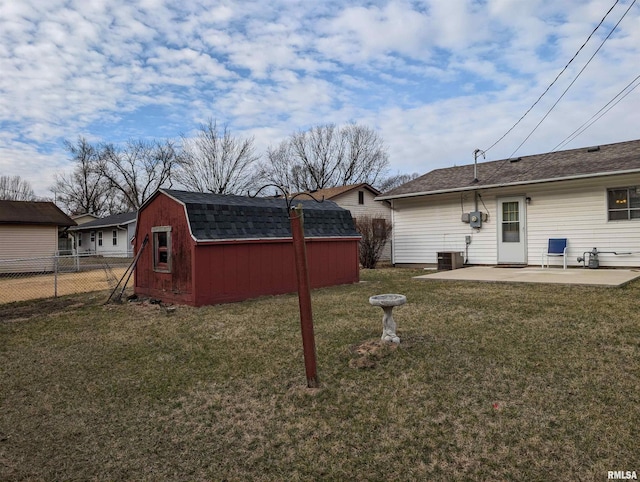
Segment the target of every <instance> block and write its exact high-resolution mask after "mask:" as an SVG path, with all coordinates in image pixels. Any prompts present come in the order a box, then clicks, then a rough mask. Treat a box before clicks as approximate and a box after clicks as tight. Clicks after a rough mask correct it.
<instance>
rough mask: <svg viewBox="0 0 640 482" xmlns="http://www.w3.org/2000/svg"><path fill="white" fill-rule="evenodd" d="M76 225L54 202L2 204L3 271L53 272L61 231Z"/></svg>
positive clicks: (7, 202) (0, 208) (0, 216)
mask: <svg viewBox="0 0 640 482" xmlns="http://www.w3.org/2000/svg"><path fill="white" fill-rule="evenodd" d="M75 224H76V223H75V222H74V221H73V220H72V219H71V218H69V216H67V215H66V214H64V213H63V212H62V211H61V210H60V209H59V208H58V207H57V206H56V205H55V204H53V203H51V202H34V201H0V246H2V249H1V250H0V260H24V259H25V258H43V259H42V260H40V261H38V262H35V261H14V262H12V263H6V262H2V261H0V272H2V271H4V272H6V271H25V272H30V271H51V270H52V269H53V259H52V257H53V256H55V255H56V254H57V251H58V238H59V231H64V230H65V229H66V228H68V227H69V226H75Z"/></svg>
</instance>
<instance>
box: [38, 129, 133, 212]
mask: <svg viewBox="0 0 640 482" xmlns="http://www.w3.org/2000/svg"><path fill="white" fill-rule="evenodd" d="M65 147H66V149H67V151H68V152H69V154H71V159H72V161H73V162H74V164H75V166H74V168H73V171H72V172H71V173H70V174H67V175H64V174H56V176H55V184H54V185H53V186H52V187H51V188H49V190H50V191H52V192H53V193H54V194H55V198H56V202H57V203H59V204H61V205H62V206H63V208H64V209H65V210H66V211H67V212H69V213H71V214H83V213H91V214H95V215H97V216H103V215H107V214H116V213H119V212H121V210H122V206H121V203H120V202H119V199H118V197H117V196H116V195H114V192H113V190H112V189H111V185H110V183H109V181H108V180H107V179H106V178H105V177H104V176H103V175H102V174H101V173H100V172H99V170H98V164H99V158H100V153H99V147H96V146H93V145H91V144H90V143H89V142H87V140H86V139H85V138H83V137H79V138H78V140H77V141H76V143H75V144H72V143H70V142H68V141H65Z"/></svg>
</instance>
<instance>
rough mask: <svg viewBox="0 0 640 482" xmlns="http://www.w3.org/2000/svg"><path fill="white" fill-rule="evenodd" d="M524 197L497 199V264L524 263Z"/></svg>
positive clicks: (525, 257)
mask: <svg viewBox="0 0 640 482" xmlns="http://www.w3.org/2000/svg"><path fill="white" fill-rule="evenodd" d="M524 207H525V200H524V197H508V198H501V199H498V264H500V263H503V264H510V263H513V264H526V263H527V237H526V219H525V214H526V213H525V209H524Z"/></svg>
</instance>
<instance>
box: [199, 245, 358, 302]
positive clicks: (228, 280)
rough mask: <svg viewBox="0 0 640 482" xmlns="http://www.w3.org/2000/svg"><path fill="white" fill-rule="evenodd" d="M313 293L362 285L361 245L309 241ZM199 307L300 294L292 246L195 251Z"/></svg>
mask: <svg viewBox="0 0 640 482" xmlns="http://www.w3.org/2000/svg"><path fill="white" fill-rule="evenodd" d="M306 245H307V261H308V264H309V281H310V284H311V287H312V288H320V287H322V286H332V285H337V284H346V283H356V282H357V281H358V280H359V266H358V240H353V239H349V240H333V239H308V240H307V242H306ZM196 259H197V260H198V262H197V271H196V277H195V290H196V296H195V304H196V305H197V306H201V305H208V304H216V303H225V302H230V301H241V300H244V299H247V298H255V297H257V296H264V295H276V294H282V293H292V292H295V291H297V289H298V288H297V278H296V269H295V261H294V256H293V243H292V241H291V240H283V241H277V242H273V241H268V240H265V241H264V242H244V243H242V242H234V243H216V244H209V245H201V246H197V247H196Z"/></svg>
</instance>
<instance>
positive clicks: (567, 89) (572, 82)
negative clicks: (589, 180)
mask: <svg viewBox="0 0 640 482" xmlns="http://www.w3.org/2000/svg"><path fill="white" fill-rule="evenodd" d="M635 3H636V0H633V2H631V5H629V8H627V10H626V11H625V12H624V14H623V15H622V17H620V20H618V23H616V24H615V25H614V26H613V28H612V29H611V31H610V32H609V34H608V35H607V36H606V37H605V39H604V40H603V41H602V43H600V45H599V46H598V48H597V49H596V51H595V52H594V53H593V55H592V56H591V57H589V60H588V61H587V63H586V64H584V67H582V69H580V72H578V75H576V77H575V78H574V79H573V80H572V81H571V83H570V84H569V85H568V86H567V88H566V89H565V90H564V92H563V93H562V95H561V96H560V97H558V100H556V101H555V103H554V104H553V105H552V106H551V108H550V109H549V110H548V111H547V113H546V114H545V115H544V116H543V117H542V119H540V122H538V123H537V124H536V126H535V127H534V128H533V130H532V131H531V132H530V133H529V135H528V136H527V137H525V138H524V140H523V141H522V142H521V143H520V145H519V146H518V147H516V149H515V150H514V151H513V153H512V154H511V155H510V156H509V157H513V156H514V155H515V153H516V152H518V149H520V148H521V147H522V146H523V145H524V143H525V142H527V141H528V140H529V138H530V137H531V136H532V135H533V133H534V132H535V131H536V130H537V129H538V127H540V124H542V123H543V122H544V120H545V119H546V118H547V117H548V116H549V114H551V111H552V110H553V109H554V108H555V107H556V106H557V105H558V103H559V102H560V101H561V100H562V98H563V97H564V96H565V94H566V93H567V92H568V91H569V89H570V88H571V87H572V86H573V84H575V82H576V80H578V78H579V77H580V75H582V72H584V70H585V69H586V68H587V66H588V65H589V64H590V63H591V61H592V60H593V58H594V57H595V56H596V55H597V53H598V52H600V49H601V48H602V46H603V45H604V44H605V42H606V41H607V40H609V37H611V35H613V32H614V31H615V30H616V28H617V27H618V25H620V22H622V19H624V17H626V16H627V13H629V10H631V7H633V6H634V5H635Z"/></svg>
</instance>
